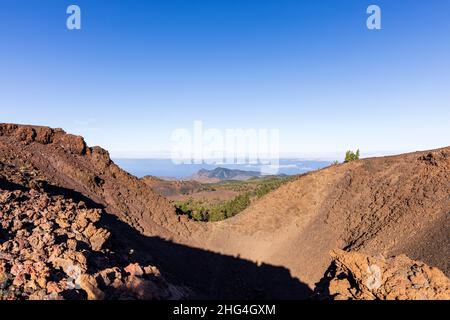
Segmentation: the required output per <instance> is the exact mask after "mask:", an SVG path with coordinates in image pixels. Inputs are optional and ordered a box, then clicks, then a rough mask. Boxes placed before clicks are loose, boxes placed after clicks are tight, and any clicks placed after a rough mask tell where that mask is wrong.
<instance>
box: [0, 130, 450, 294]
mask: <svg viewBox="0 0 450 320" xmlns="http://www.w3.org/2000/svg"><path fill="white" fill-rule="evenodd" d="M0 162H2V163H3V164H5V165H10V166H13V167H14V168H19V169H20V170H22V171H24V172H25V173H26V174H28V175H30V174H31V175H32V174H35V175H37V176H38V177H39V179H37V181H42V183H44V184H46V185H47V187H46V190H47V191H48V192H50V191H53V192H55V193H58V192H57V191H59V193H61V191H64V190H65V192H67V190H70V193H78V194H79V195H80V196H83V197H85V198H87V199H89V200H91V201H92V202H93V203H95V204H98V205H101V206H102V208H103V209H104V210H105V212H106V213H108V214H110V215H112V216H116V217H118V218H119V220H121V221H123V222H126V223H127V225H125V224H123V223H121V222H119V221H117V222H114V224H111V223H110V226H112V227H113V229H111V230H113V231H116V234H118V237H119V238H120V241H122V243H123V244H124V245H125V244H127V243H132V244H133V248H130V249H134V250H135V251H139V252H140V254H142V256H143V257H145V259H147V258H148V257H147V256H148V255H152V256H153V257H154V258H155V260H158V263H157V264H156V265H157V266H158V268H161V270H162V272H163V273H166V274H167V273H168V274H172V275H174V276H175V277H176V278H177V279H178V280H181V282H184V283H185V284H187V285H188V286H190V287H191V288H193V289H194V291H195V292H196V293H197V294H199V293H203V295H204V296H206V297H210V298H211V297H212V298H239V297H247V298H248V297H253V298H255V297H257V298H273V297H282V298H299V297H303V298H304V297H306V296H307V295H308V294H311V289H312V288H314V285H315V283H317V282H318V281H319V280H320V279H321V278H322V277H323V275H324V273H325V271H326V270H327V268H328V266H329V265H330V262H331V258H330V256H329V251H330V250H332V249H335V248H339V249H344V250H346V251H358V252H361V253H365V254H369V255H372V256H377V255H379V254H384V255H385V256H392V255H399V254H406V255H408V256H409V257H411V258H412V259H414V260H420V261H423V262H425V263H426V264H428V265H430V266H431V267H438V268H440V269H441V270H442V271H443V272H444V273H445V274H447V276H448V275H449V274H450V266H449V256H450V243H449V238H448V234H449V231H450V228H449V227H450V226H449V214H450V179H449V178H450V148H444V149H439V150H434V151H427V152H416V153H411V154H405V155H399V156H394V157H383V158H373V159H364V160H360V161H355V162H351V163H347V164H343V165H339V166H332V167H329V168H326V169H323V170H320V171H316V172H311V173H309V174H306V175H302V176H299V177H298V179H296V180H294V181H292V182H289V183H287V184H285V185H283V186H282V187H280V188H279V189H277V190H276V191H274V192H272V193H269V194H268V195H266V196H265V197H263V198H261V199H260V200H258V201H257V202H255V203H254V204H252V205H251V206H250V207H249V208H248V209H246V210H245V211H244V212H242V213H240V214H238V215H237V216H235V217H233V218H231V219H228V220H225V221H221V222H218V223H195V222H193V221H188V220H187V219H186V218H184V217H179V216H177V215H176V214H175V210H174V208H173V207H172V206H171V205H170V203H169V202H168V201H167V200H166V199H165V198H164V197H162V196H158V195H156V194H155V193H154V192H153V191H152V190H151V188H150V187H149V186H148V185H147V184H146V183H145V182H144V181H142V180H139V179H137V178H135V177H133V176H132V175H130V174H128V173H126V172H124V171H123V170H121V169H120V168H119V167H117V166H116V165H115V164H114V163H113V162H112V161H111V159H110V158H109V155H108V153H107V152H106V151H105V150H103V149H101V148H99V147H93V148H90V147H87V146H86V144H85V143H84V141H83V139H82V138H81V137H77V136H73V135H69V134H66V133H64V132H63V131H62V130H60V129H50V128H46V127H34V126H18V125H10V124H0ZM6 178H9V177H6ZM36 183H38V182H36ZM58 188H59V189H61V190H58ZM72 195H73V194H72ZM128 225H129V226H132V227H133V230H134V229H136V230H138V231H139V234H136V233H135V232H134V231H133V230H130V229H129V227H128ZM117 231H120V232H117ZM141 235H143V236H141ZM144 236H145V237H144ZM168 239H170V240H172V241H173V242H168V241H166V240H168ZM238 256H239V258H237V257H238ZM145 259H144V258H142V259H141V261H142V260H145ZM150 260H151V259H150ZM145 261H146V260H145ZM151 261H152V263H153V260H151ZM253 262H258V264H256V263H253ZM261 262H262V263H263V264H262V265H261V264H260V263H261ZM166 270H167V272H166ZM291 276H293V277H294V278H295V279H294V278H292V277H291ZM303 283H306V284H307V285H308V286H309V288H307V287H306V286H305V285H304V284H303Z"/></svg>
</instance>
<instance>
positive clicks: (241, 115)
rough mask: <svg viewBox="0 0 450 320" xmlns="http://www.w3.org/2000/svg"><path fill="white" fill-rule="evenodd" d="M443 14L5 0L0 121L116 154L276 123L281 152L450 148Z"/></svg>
mask: <svg viewBox="0 0 450 320" xmlns="http://www.w3.org/2000/svg"><path fill="white" fill-rule="evenodd" d="M70 4H77V5H79V6H80V7H81V10H82V30H80V31H69V30H67V29H66V26H65V23H66V17H67V15H66V8H67V6H68V5H70ZM370 4H378V5H379V6H380V7H381V9H382V28H383V29H382V30H381V31H369V30H368V29H367V28H366V17H367V15H366V8H367V6H368V5H370ZM449 17H450V1H446V0H432V1H413V0H409V1H407V0H396V1H380V0H371V1H365V0H341V1H336V0H335V1H331V0H321V1H317V0H315V1H313V0H310V1H300V0H292V1H286V0H276V1H275V0H272V1H264V0H258V1H256V0H255V1H250V0H239V1H238V0H215V1H213V0H209V1H206V0H203V1H195V0H190V1H186V0H177V1H175V0H150V1H141V0H127V1H117V0H108V1H106V0H105V1H100V0H95V1H94V0H71V1H64V0H58V1H56V0H41V1H34V0H29V1H23V0H2V1H1V4H0V122H16V123H28V124H40V125H49V126H52V127H62V128H64V129H65V130H66V131H69V132H73V133H77V134H81V135H83V136H85V138H86V140H87V141H88V143H89V144H91V145H102V146H103V147H106V148H107V149H109V150H111V151H112V153H113V154H114V153H117V154H118V152H130V154H131V152H135V151H142V152H150V151H160V150H167V149H169V147H170V135H171V132H172V131H173V130H174V129H176V128H183V127H184V128H191V127H192V122H193V121H194V120H202V121H203V122H204V125H205V126H206V127H214V128H219V129H222V128H275V129H280V130H281V133H280V134H281V151H283V152H298V153H320V152H334V151H338V152H340V151H342V150H345V149H348V148H356V147H359V148H361V149H362V150H363V153H364V152H367V153H369V152H372V151H407V150H416V149H428V148H434V147H440V146H445V145H450V125H449V120H450V19H449Z"/></svg>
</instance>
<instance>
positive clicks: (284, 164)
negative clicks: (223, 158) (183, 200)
mask: <svg viewBox="0 0 450 320" xmlns="http://www.w3.org/2000/svg"><path fill="white" fill-rule="evenodd" d="M113 160H114V162H115V163H116V164H117V165H118V166H120V167H121V168H122V169H124V170H126V171H128V172H129V173H131V174H133V175H135V176H137V177H139V178H141V177H144V176H147V175H151V176H156V177H166V178H178V179H181V178H186V177H189V176H191V175H193V174H194V173H197V171H198V170H200V169H208V170H211V169H214V168H217V167H223V168H228V169H239V170H247V171H260V168H261V165H251V164H231V165H229V164H215V165H209V164H181V165H179V164H174V163H173V162H172V160H170V159H113ZM330 164H331V162H330V161H318V160H317V161H316V160H302V159H280V164H279V171H278V174H286V175H294V174H300V173H305V172H308V171H312V170H317V169H321V168H324V167H326V166H329V165H330Z"/></svg>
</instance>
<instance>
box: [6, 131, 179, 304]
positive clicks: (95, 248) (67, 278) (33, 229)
mask: <svg viewBox="0 0 450 320" xmlns="http://www.w3.org/2000/svg"><path fill="white" fill-rule="evenodd" d="M24 132H27V133H29V131H28V130H25V131H24ZM24 137H30V136H29V135H27V134H25V135H24ZM0 169H1V170H0V300H3V299H7V300H11V299H19V300H22V299H30V300H59V299H89V300H99V299H119V298H126V299H160V298H161V299H162V298H164V299H169V298H185V297H187V295H188V291H187V290H185V289H183V288H180V287H176V286H173V285H171V284H169V283H167V282H166V280H165V279H164V278H163V277H162V276H161V275H160V274H159V271H158V270H157V269H156V268H155V267H153V266H147V267H146V268H145V270H152V274H148V273H146V272H144V268H143V267H141V266H140V265H139V264H138V263H134V264H129V263H128V264H129V266H128V267H127V268H125V269H123V268H121V267H120V266H121V265H126V264H127V262H128V261H127V259H128V255H127V253H126V252H121V247H120V246H119V247H118V248H114V247H113V246H112V243H111V242H110V236H111V232H110V231H109V230H107V229H105V228H103V227H100V226H99V223H100V220H101V218H102V215H104V214H105V212H104V211H102V210H101V209H93V208H89V207H88V206H87V205H86V204H85V202H83V201H79V202H76V201H74V200H73V199H72V198H70V197H65V196H62V195H52V194H49V193H47V192H46V191H44V190H34V189H27V188H26V187H24V186H14V185H13V186H14V187H15V188H17V190H8V189H6V188H5V187H4V186H9V185H8V183H10V182H9V181H7V179H9V178H11V179H13V180H14V181H21V182H24V183H25V185H32V184H33V183H31V182H32V181H31V180H33V179H34V178H33V177H30V175H28V174H24V172H23V171H21V170H18V169H17V168H14V167H11V166H5V165H4V164H3V163H1V162H0ZM5 179H6V181H7V182H6V183H5ZM9 188H10V187H9Z"/></svg>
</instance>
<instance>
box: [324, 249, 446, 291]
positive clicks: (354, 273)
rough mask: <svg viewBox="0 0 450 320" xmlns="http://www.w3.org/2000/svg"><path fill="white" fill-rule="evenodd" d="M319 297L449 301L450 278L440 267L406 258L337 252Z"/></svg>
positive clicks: (333, 253) (334, 254) (335, 251)
mask: <svg viewBox="0 0 450 320" xmlns="http://www.w3.org/2000/svg"><path fill="white" fill-rule="evenodd" d="M331 256H332V257H333V262H332V264H331V266H330V268H329V269H328V272H327V274H326V275H325V277H324V278H323V279H322V281H321V282H320V283H319V284H318V286H317V288H316V294H317V295H318V296H319V297H321V298H328V299H336V300H355V299H356V300H375V299H377V300H448V299H450V279H448V278H447V277H446V276H445V275H444V273H443V272H442V271H440V270H439V269H437V268H432V267H429V266H427V265H426V264H425V263H423V262H420V261H414V260H411V259H409V258H408V257H407V256H405V255H400V256H397V257H393V258H384V257H381V256H380V257H378V258H375V257H371V256H367V255H364V254H361V253H357V252H345V251H342V250H334V251H333V252H332V253H331Z"/></svg>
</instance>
